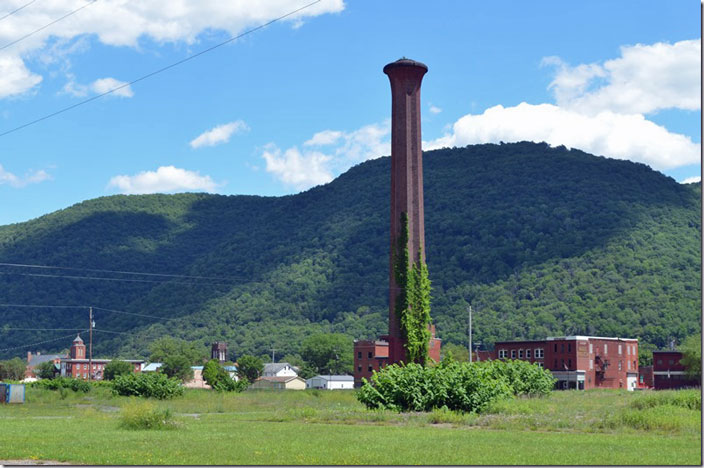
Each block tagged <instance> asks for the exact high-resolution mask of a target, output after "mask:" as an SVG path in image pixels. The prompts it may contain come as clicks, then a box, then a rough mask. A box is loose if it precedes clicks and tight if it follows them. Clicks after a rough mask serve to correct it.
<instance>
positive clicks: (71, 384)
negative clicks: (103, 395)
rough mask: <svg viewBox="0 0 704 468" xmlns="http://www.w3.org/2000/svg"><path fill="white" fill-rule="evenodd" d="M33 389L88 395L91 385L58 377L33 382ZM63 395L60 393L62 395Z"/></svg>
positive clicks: (84, 381) (86, 382) (79, 380)
mask: <svg viewBox="0 0 704 468" xmlns="http://www.w3.org/2000/svg"><path fill="white" fill-rule="evenodd" d="M32 386H33V387H38V388H44V389H47V390H59V391H61V390H62V389H63V390H64V391H65V390H73V391H74V392H83V393H88V392H89V391H90V389H91V387H92V386H91V383H90V382H88V381H86V380H82V379H73V378H70V377H59V378H56V379H42V380H38V381H36V382H34V383H33V384H32ZM63 394H64V393H63V392H62V395H63Z"/></svg>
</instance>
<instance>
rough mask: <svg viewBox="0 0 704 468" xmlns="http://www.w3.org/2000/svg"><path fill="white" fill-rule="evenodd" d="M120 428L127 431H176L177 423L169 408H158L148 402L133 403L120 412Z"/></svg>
mask: <svg viewBox="0 0 704 468" xmlns="http://www.w3.org/2000/svg"><path fill="white" fill-rule="evenodd" d="M120 427H122V428H125V429H174V428H176V427H177V423H176V421H175V420H174V415H173V413H172V411H171V410H170V409H169V408H158V407H156V406H155V405H154V404H153V403H150V402H148V401H142V402H137V401H132V402H130V403H128V404H127V405H126V406H125V407H124V408H122V411H121V412H120Z"/></svg>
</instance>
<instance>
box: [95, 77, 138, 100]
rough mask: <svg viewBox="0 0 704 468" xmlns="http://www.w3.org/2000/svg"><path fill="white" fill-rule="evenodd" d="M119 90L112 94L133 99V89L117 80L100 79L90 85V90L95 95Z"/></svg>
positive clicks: (124, 82)
mask: <svg viewBox="0 0 704 468" xmlns="http://www.w3.org/2000/svg"><path fill="white" fill-rule="evenodd" d="M118 87H119V88H120V89H117V90H116V91H114V92H112V93H110V94H111V95H112V96H120V97H132V96H134V93H133V92H132V88H131V87H130V85H128V84H127V82H126V81H120V80H116V79H115V78H100V79H98V80H95V81H94V82H93V83H91V85H90V89H91V90H93V92H94V93H95V94H103V93H107V92H108V91H110V90H113V89H116V88H118Z"/></svg>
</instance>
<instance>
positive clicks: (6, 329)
mask: <svg viewBox="0 0 704 468" xmlns="http://www.w3.org/2000/svg"><path fill="white" fill-rule="evenodd" d="M20 330H21V331H67V330H74V331H76V330H79V331H80V330H83V329H82V328H4V327H0V333H2V332H8V331H20Z"/></svg>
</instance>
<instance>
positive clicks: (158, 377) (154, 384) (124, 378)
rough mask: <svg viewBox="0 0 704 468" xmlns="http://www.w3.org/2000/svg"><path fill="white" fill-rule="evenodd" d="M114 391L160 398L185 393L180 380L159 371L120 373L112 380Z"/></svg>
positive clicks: (127, 394)
mask: <svg viewBox="0 0 704 468" xmlns="http://www.w3.org/2000/svg"><path fill="white" fill-rule="evenodd" d="M112 391H113V392H114V393H115V394H117V395H123V396H143V397H147V398H157V399H159V400H165V399H169V398H173V397H175V396H179V395H183V387H182V386H181V381H180V380H178V379H175V378H169V377H167V376H166V375H164V374H160V373H157V372H150V373H144V374H133V373H131V374H126V375H120V376H118V377H116V378H115V380H113V381H112Z"/></svg>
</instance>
